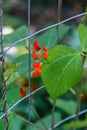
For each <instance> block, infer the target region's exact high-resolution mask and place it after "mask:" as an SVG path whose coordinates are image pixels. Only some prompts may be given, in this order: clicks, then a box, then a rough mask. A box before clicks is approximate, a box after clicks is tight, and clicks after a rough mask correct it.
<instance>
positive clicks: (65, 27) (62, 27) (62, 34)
mask: <svg viewBox="0 0 87 130" xmlns="http://www.w3.org/2000/svg"><path fill="white" fill-rule="evenodd" d="M71 29H72V28H71V27H70V26H68V25H65V24H61V25H60V35H59V39H60V40H62V39H64V37H65V36H66V35H67V34H68V33H69V31H70V30H71Z"/></svg>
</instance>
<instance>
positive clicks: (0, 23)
mask: <svg viewBox="0 0 87 130" xmlns="http://www.w3.org/2000/svg"><path fill="white" fill-rule="evenodd" d="M2 2H3V1H2V0H1V1H0V54H3V20H2V17H3V9H2ZM0 61H1V78H2V81H1V85H2V99H3V112H4V113H6V115H5V117H4V126H5V130H8V117H7V102H6V82H5V77H4V57H1V59H0Z"/></svg>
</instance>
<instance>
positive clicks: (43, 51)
mask: <svg viewBox="0 0 87 130" xmlns="http://www.w3.org/2000/svg"><path fill="white" fill-rule="evenodd" d="M32 57H33V59H34V60H40V59H41V58H44V59H47V58H48V49H47V47H46V46H44V47H41V46H40V45H39V43H38V41H34V48H33V49H32ZM32 67H33V68H34V71H33V73H32V77H36V76H39V75H40V74H41V67H42V63H37V62H34V63H33V64H32Z"/></svg>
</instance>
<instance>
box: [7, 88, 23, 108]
mask: <svg viewBox="0 0 87 130" xmlns="http://www.w3.org/2000/svg"><path fill="white" fill-rule="evenodd" d="M19 89H20V87H19V86H16V87H13V86H12V88H11V89H10V90H8V91H7V102H8V105H9V106H12V105H13V104H14V103H16V102H17V101H18V100H19V99H20V98H21V96H20V92H19Z"/></svg>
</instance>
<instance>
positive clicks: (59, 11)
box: [52, 0, 62, 130]
mask: <svg viewBox="0 0 87 130" xmlns="http://www.w3.org/2000/svg"><path fill="white" fill-rule="evenodd" d="M61 12H62V0H58V23H59V22H60V19H61ZM57 27H58V37H57V43H58V44H59V34H60V25H58V26H57ZM55 107H56V99H55V100H54V103H53V108H52V130H54V124H55V117H54V116H55V115H54V114H55Z"/></svg>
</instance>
